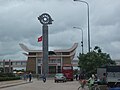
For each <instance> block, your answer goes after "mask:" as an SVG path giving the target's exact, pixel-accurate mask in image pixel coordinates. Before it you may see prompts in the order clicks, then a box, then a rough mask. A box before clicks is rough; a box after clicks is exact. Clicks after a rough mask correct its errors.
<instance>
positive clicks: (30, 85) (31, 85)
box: [1, 79, 88, 90]
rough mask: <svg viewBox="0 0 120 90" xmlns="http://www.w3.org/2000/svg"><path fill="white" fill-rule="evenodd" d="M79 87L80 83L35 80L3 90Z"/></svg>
mask: <svg viewBox="0 0 120 90" xmlns="http://www.w3.org/2000/svg"><path fill="white" fill-rule="evenodd" d="M78 87H79V83H78V82H77V81H68V82H65V83H63V82H59V83H54V80H52V79H50V80H47V81H46V83H43V81H42V80H40V81H38V80H36V79H34V80H33V82H32V83H28V84H22V85H17V86H12V87H7V88H3V89H1V90H77V88H78ZM85 90H88V89H85Z"/></svg>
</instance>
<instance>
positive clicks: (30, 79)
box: [29, 72, 32, 82]
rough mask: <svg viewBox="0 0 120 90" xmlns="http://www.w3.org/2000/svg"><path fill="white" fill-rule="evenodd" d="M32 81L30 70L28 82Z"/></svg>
mask: <svg viewBox="0 0 120 90" xmlns="http://www.w3.org/2000/svg"><path fill="white" fill-rule="evenodd" d="M31 81H32V73H31V72H30V73H29V82H31Z"/></svg>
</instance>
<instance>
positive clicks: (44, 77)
mask: <svg viewBox="0 0 120 90" xmlns="http://www.w3.org/2000/svg"><path fill="white" fill-rule="evenodd" d="M43 82H44V83H45V82H46V75H45V74H43Z"/></svg>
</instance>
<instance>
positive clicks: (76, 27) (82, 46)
mask: <svg viewBox="0 0 120 90" xmlns="http://www.w3.org/2000/svg"><path fill="white" fill-rule="evenodd" d="M73 28H76V29H80V30H81V32H82V41H81V47H82V54H83V53H84V49H83V29H82V28H80V27H73Z"/></svg>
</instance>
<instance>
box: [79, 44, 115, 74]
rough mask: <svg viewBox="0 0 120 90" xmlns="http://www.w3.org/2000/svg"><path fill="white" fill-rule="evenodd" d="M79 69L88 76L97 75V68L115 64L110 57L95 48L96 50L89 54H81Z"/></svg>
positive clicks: (98, 48)
mask: <svg viewBox="0 0 120 90" xmlns="http://www.w3.org/2000/svg"><path fill="white" fill-rule="evenodd" d="M78 59H79V63H78V65H79V67H80V68H81V69H82V70H84V71H85V72H86V74H87V75H91V74H92V73H96V70H97V68H99V67H105V66H107V65H111V64H115V61H112V60H111V58H110V55H109V54H107V53H103V52H102V50H101V49H100V47H98V46H95V48H94V50H93V51H91V52H88V53H87V54H81V53H80V54H79V56H78Z"/></svg>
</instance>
